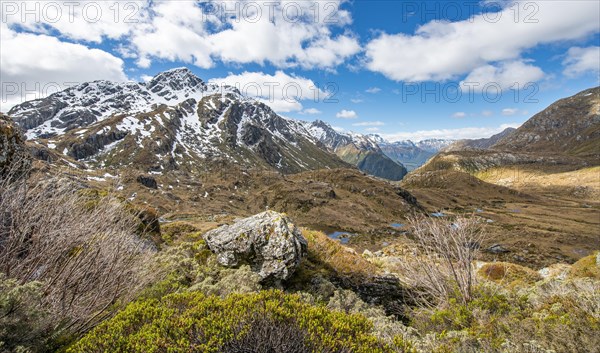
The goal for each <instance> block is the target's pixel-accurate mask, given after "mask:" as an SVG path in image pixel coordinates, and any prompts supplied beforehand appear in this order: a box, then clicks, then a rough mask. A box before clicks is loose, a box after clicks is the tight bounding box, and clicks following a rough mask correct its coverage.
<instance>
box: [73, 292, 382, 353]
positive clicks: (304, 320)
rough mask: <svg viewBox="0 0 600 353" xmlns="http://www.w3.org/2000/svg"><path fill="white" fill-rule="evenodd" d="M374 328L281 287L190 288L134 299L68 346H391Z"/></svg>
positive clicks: (147, 352) (148, 349) (88, 351)
mask: <svg viewBox="0 0 600 353" xmlns="http://www.w3.org/2000/svg"><path fill="white" fill-rule="evenodd" d="M372 328H373V326H372V323H371V322H370V321H369V320H367V319H366V318H364V317H363V316H362V315H356V314H346V313H342V312H338V311H331V310H329V309H327V308H326V307H324V306H313V305H310V304H307V303H305V302H303V301H302V299H301V298H300V296H299V295H290V294H284V293H283V292H281V291H277V290H269V291H261V292H259V293H254V294H244V295H241V294H233V295H230V296H228V297H227V298H225V299H222V298H221V297H217V296H206V295H204V294H202V293H199V292H186V293H177V294H171V295H168V296H165V297H163V298H161V299H160V300H159V299H147V300H142V301H138V302H135V303H132V304H130V305H129V306H128V307H127V308H126V309H125V310H123V311H122V312H120V313H119V314H117V315H116V316H115V317H114V318H112V319H110V320H108V321H105V322H104V323H102V324H100V325H99V326H98V327H96V328H95V329H94V330H92V331H91V332H90V333H88V334H87V335H86V336H85V337H83V338H82V339H81V340H80V341H79V342H77V343H76V344H74V345H73V346H72V347H70V348H69V349H68V350H67V352H69V353H76V352H85V353H93V352H144V353H152V352H223V351H224V352H242V351H241V350H239V349H238V350H235V349H233V348H235V347H236V346H237V345H238V344H242V343H244V344H248V343H249V342H256V341H257V340H259V339H261V338H264V337H267V336H268V337H272V338H276V339H272V340H271V341H272V345H271V346H267V347H262V350H257V349H256V348H255V349H253V347H252V346H246V347H243V348H246V350H243V352H282V353H283V352H288V351H287V350H281V347H282V346H281V344H282V343H284V342H287V343H289V344H290V347H291V350H290V352H365V353H367V352H368V353H371V352H392V348H391V347H389V346H387V345H385V344H383V343H382V342H381V341H380V340H378V339H377V338H376V337H375V336H373V335H372V334H371V332H372ZM282 341H284V342H282ZM268 343H269V342H263V344H268ZM232 347H233V348H232ZM238 348H240V347H238Z"/></svg>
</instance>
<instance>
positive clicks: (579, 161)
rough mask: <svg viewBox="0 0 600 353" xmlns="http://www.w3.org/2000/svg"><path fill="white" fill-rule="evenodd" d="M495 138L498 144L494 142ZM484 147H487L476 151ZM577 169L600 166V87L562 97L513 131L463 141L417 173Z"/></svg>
mask: <svg viewBox="0 0 600 353" xmlns="http://www.w3.org/2000/svg"><path fill="white" fill-rule="evenodd" d="M493 140H497V142H496V143H494V144H491V145H490V143H491V142H492V141H493ZM473 144H474V145H475V146H484V147H487V146H489V147H487V148H483V149H482V148H473V147H472V146H473ZM516 165H518V166H521V167H522V168H523V169H524V170H525V169H527V168H530V167H535V168H538V169H543V170H545V171H547V172H549V171H552V170H561V171H564V170H577V169H580V168H585V167H590V166H597V165H600V87H596V88H592V89H588V90H585V91H583V92H580V93H578V94H576V95H574V96H572V97H569V98H565V99H561V100H559V101H557V102H555V103H553V104H552V105H550V106H549V107H548V108H546V109H545V110H543V111H542V112H540V113H538V114H536V115H535V116H533V117H532V118H531V119H529V120H528V121H526V122H525V123H524V124H523V125H521V127H519V128H518V129H516V130H514V131H504V132H503V133H501V134H499V135H496V136H493V137H492V138H490V139H483V140H475V141H459V143H457V144H454V145H453V146H451V147H450V148H448V149H447V150H445V151H442V152H440V153H439V154H437V155H436V156H435V157H434V158H432V159H430V160H429V161H428V162H427V163H426V164H425V165H423V166H422V167H420V168H419V171H418V172H426V171H436V170H458V171H463V172H469V173H477V172H480V171H483V170H492V169H494V168H502V167H507V166H516Z"/></svg>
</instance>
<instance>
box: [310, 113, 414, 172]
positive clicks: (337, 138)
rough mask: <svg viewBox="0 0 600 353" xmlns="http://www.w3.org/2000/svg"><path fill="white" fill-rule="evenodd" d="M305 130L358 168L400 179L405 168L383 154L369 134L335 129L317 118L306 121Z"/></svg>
mask: <svg viewBox="0 0 600 353" xmlns="http://www.w3.org/2000/svg"><path fill="white" fill-rule="evenodd" d="M305 126H306V128H307V130H308V131H309V132H310V133H311V135H312V136H314V137H315V138H316V139H317V140H318V141H320V142H321V143H322V144H323V145H325V146H326V147H327V148H329V149H330V150H331V151H333V152H334V153H335V154H337V155H338V156H339V157H340V158H341V159H342V160H344V161H346V162H348V163H350V164H353V165H355V166H357V167H358V169H360V170H362V171H364V172H366V173H368V174H371V175H374V176H377V177H380V178H384V179H389V180H401V179H402V178H403V177H404V175H406V173H407V170H406V168H405V167H404V166H403V165H402V164H401V163H397V162H395V161H393V160H392V159H391V158H389V157H388V156H386V155H385V153H384V152H383V151H382V150H381V148H380V147H379V145H378V144H377V143H376V141H375V140H374V139H372V138H370V137H369V136H364V135H359V134H345V133H340V132H337V131H335V130H334V129H333V128H332V127H331V126H330V125H329V124H327V123H325V122H323V121H320V120H317V121H315V122H312V123H306V125H305Z"/></svg>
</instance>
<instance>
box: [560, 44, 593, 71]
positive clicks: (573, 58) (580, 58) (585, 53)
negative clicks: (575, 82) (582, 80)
mask: <svg viewBox="0 0 600 353" xmlns="http://www.w3.org/2000/svg"><path fill="white" fill-rule="evenodd" d="M563 65H564V66H565V70H564V71H563V73H564V74H565V75H566V76H568V77H577V76H581V75H583V74H584V73H588V72H589V73H595V74H596V75H597V74H598V73H599V72H600V47H587V48H580V47H572V48H570V49H569V51H568V52H567V58H566V59H565V60H564V61H563Z"/></svg>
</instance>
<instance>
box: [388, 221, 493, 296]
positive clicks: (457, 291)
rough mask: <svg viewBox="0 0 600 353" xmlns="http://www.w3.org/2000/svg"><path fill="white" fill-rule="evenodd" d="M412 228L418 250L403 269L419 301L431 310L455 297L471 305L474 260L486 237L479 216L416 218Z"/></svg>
mask: <svg viewBox="0 0 600 353" xmlns="http://www.w3.org/2000/svg"><path fill="white" fill-rule="evenodd" d="M410 229H411V234H412V236H413V238H414V240H415V242H416V244H417V249H416V250H415V254H414V256H413V257H412V258H411V259H407V261H406V262H404V263H402V264H401V265H400V270H401V271H402V276H403V277H404V278H405V280H406V281H407V282H408V284H409V285H411V286H412V287H413V288H414V291H413V292H412V293H413V296H414V299H415V301H416V302H418V303H420V304H422V305H426V306H430V307H431V306H435V305H437V304H438V303H439V302H448V300H449V299H450V298H455V297H458V299H459V300H460V301H461V302H462V303H463V304H467V303H468V302H470V301H471V299H472V298H473V290H474V287H475V285H476V282H477V276H476V271H475V268H474V265H473V261H474V260H475V258H476V256H477V254H478V252H479V248H480V245H481V243H482V241H483V240H484V238H485V236H486V232H485V225H484V224H483V223H482V222H481V221H480V220H479V219H477V218H476V217H464V216H459V217H456V218H454V219H453V220H450V219H445V218H444V219H441V218H435V219H434V218H427V217H423V216H415V217H413V218H412V219H410Z"/></svg>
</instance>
